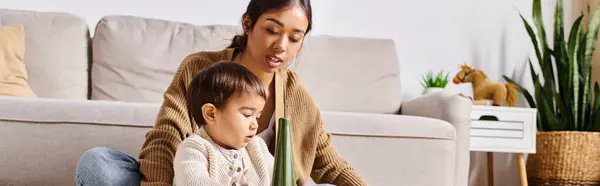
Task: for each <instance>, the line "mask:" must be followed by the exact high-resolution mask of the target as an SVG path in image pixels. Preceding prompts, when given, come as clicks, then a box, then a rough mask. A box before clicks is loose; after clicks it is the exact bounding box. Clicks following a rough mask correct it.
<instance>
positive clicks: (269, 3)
mask: <svg viewBox="0 0 600 186" xmlns="http://www.w3.org/2000/svg"><path fill="white" fill-rule="evenodd" d="M292 6H297V7H300V8H302V9H303V10H304V13H305V14H306V18H307V19H308V28H306V33H305V34H304V35H306V34H307V33H308V32H309V31H310V29H311V28H312V8H311V5H310V0H250V3H249V4H248V8H246V12H245V13H244V14H243V16H242V26H243V27H244V30H252V28H254V25H255V24H256V21H258V17H260V16H261V15H262V14H263V13H265V12H269V11H272V10H278V9H282V8H287V7H292ZM246 16H248V17H249V18H250V25H244V17H246ZM247 44H248V35H247V34H246V33H243V34H242V35H236V36H235V37H233V41H232V42H231V45H229V46H228V47H227V48H235V49H236V52H238V51H244V50H246V45H247Z"/></svg>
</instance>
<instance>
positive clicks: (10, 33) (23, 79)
mask: <svg viewBox="0 0 600 186" xmlns="http://www.w3.org/2000/svg"><path fill="white" fill-rule="evenodd" d="M24 56H25V33H24V29H23V25H11V26H3V27H0V96H17V97H37V95H36V94H35V93H34V92H33V90H31V87H29V84H28V83H27V80H28V75H27V69H26V68H25V62H24V60H23V58H24Z"/></svg>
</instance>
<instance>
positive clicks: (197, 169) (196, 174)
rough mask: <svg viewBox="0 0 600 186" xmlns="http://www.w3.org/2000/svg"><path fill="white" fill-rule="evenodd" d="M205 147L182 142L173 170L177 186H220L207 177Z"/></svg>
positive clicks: (194, 142) (185, 141) (197, 143)
mask: <svg viewBox="0 0 600 186" xmlns="http://www.w3.org/2000/svg"><path fill="white" fill-rule="evenodd" d="M206 152H207V150H206V146H204V144H203V143H201V142H199V141H196V140H193V139H190V138H188V139H186V140H184V141H183V142H182V143H181V145H180V146H179V149H178V150H177V152H176V153H175V159H174V160H173V169H174V171H175V178H174V179H175V184H176V185H177V186H188V185H189V186H191V185H194V186H196V185H197V186H220V184H219V183H217V182H216V181H215V180H214V179H212V178H210V177H209V175H208V161H207V158H206V157H207V155H206Z"/></svg>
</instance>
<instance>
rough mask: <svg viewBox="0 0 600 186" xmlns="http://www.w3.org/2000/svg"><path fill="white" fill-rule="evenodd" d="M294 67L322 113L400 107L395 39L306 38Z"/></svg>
mask: <svg viewBox="0 0 600 186" xmlns="http://www.w3.org/2000/svg"><path fill="white" fill-rule="evenodd" d="M291 69H293V70H294V71H295V72H296V73H298V74H299V76H300V79H301V80H302V82H303V85H304V86H305V87H306V89H307V90H308V91H309V92H310V94H311V95H312V97H313V99H314V100H315V102H316V103H317V105H318V106H319V107H320V108H321V109H322V110H330V111H345V112H367V113H395V112H397V111H398V109H399V108H400V104H401V101H402V100H401V94H400V93H401V92H400V69H399V64H398V60H397V56H396V47H395V43H394V41H393V40H391V39H371V38H356V37H339V36H328V35H317V36H311V37H307V38H306V40H305V42H304V44H303V46H302V49H301V51H300V53H299V55H298V57H297V61H296V62H292V64H291Z"/></svg>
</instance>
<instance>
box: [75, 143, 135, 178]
mask: <svg viewBox="0 0 600 186" xmlns="http://www.w3.org/2000/svg"><path fill="white" fill-rule="evenodd" d="M140 179H141V175H140V171H139V163H138V162H137V160H136V159H135V158H133V157H131V156H129V155H128V154H126V153H124V152H120V151H117V150H114V149H109V148H105V147H95V148H92V149H90V150H88V151H86V152H85V153H84V154H83V155H82V156H81V157H80V158H79V161H78V162H77V168H76V169H75V183H76V184H77V186H82V185H140Z"/></svg>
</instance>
